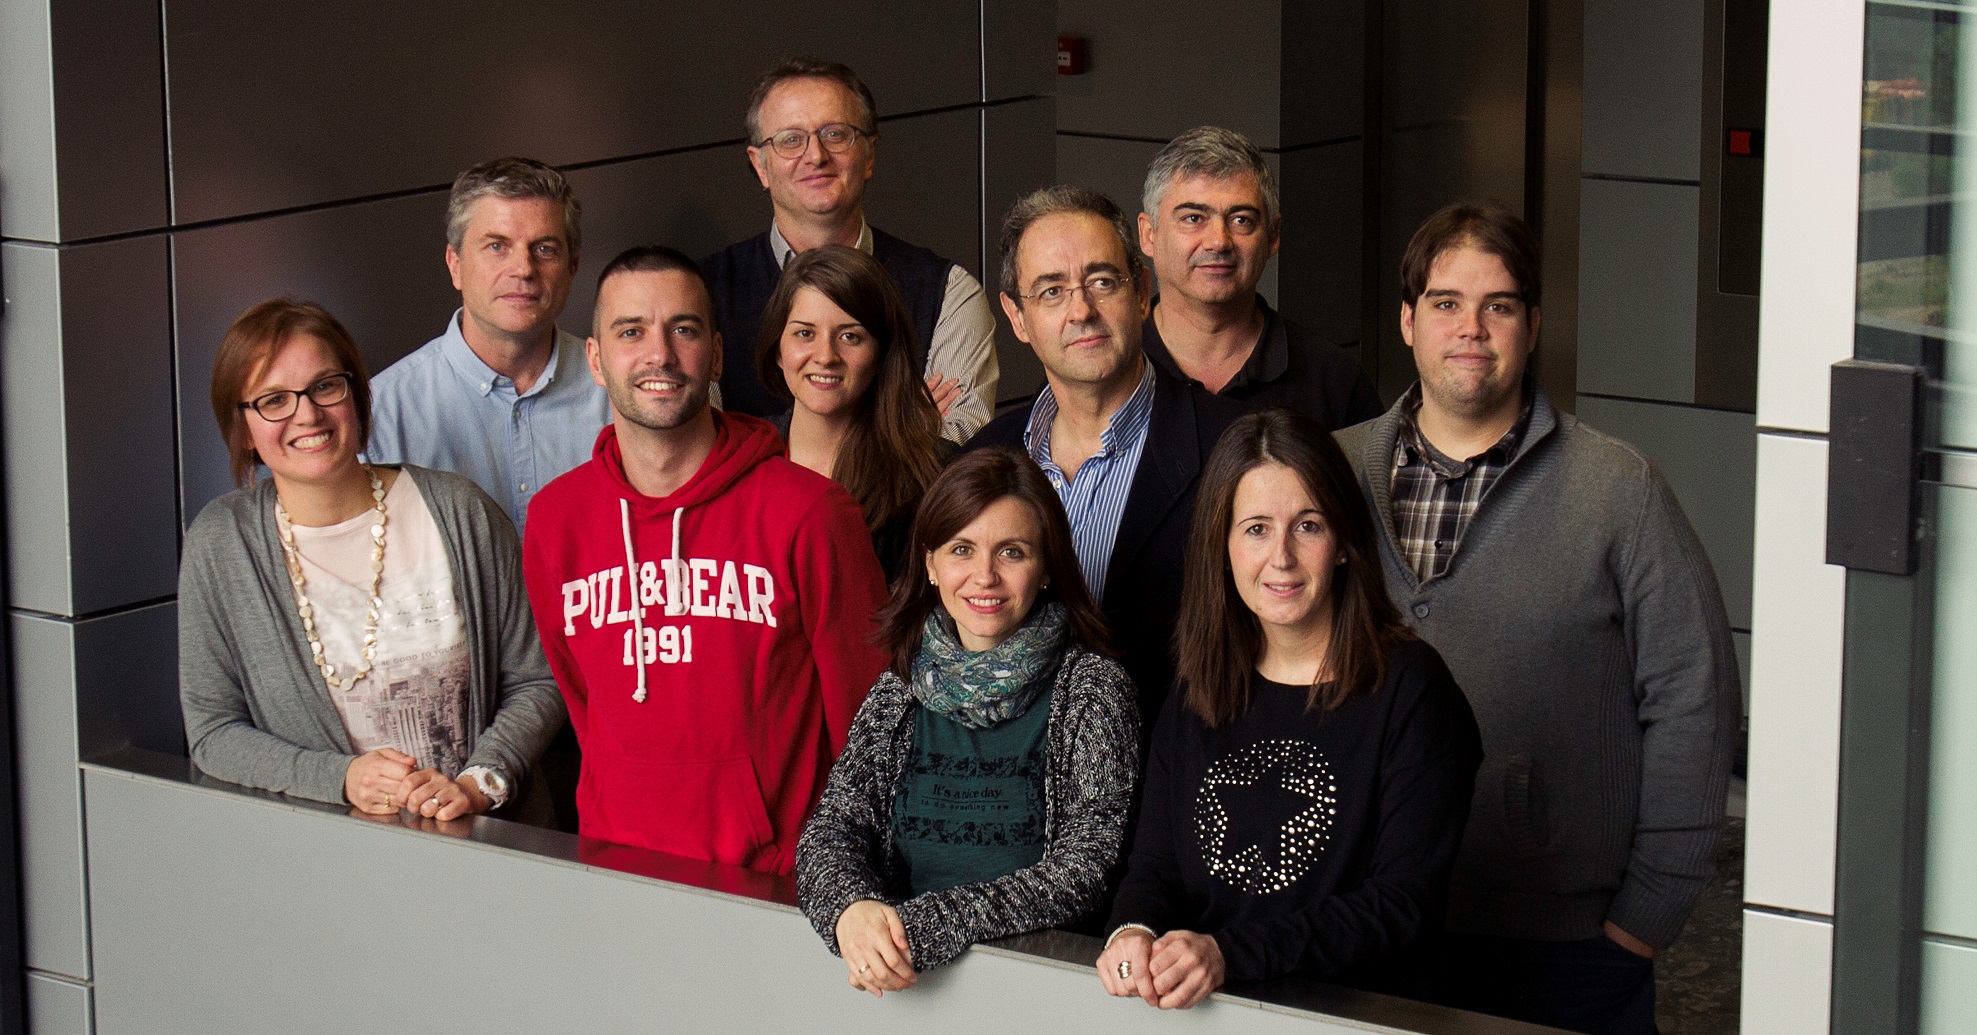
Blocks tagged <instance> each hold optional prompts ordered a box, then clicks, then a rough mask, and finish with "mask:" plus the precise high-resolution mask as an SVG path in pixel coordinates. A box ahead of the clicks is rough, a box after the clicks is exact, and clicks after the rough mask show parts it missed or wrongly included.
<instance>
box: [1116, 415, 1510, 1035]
mask: <svg viewBox="0 0 1977 1035" xmlns="http://www.w3.org/2000/svg"><path fill="white" fill-rule="evenodd" d="M1372 520H1373V519H1372V517H1371V515H1370V512H1369V510H1368V508H1367V506H1366V501H1365V498H1364V496H1362V495H1361V494H1360V491H1359V487H1358V483H1357V482H1356V481H1355V480H1354V478H1353V476H1352V469H1351V467H1350V466H1349V465H1348V464H1347V462H1346V459H1345V456H1344V454H1342V453H1340V452H1339V448H1338V446H1337V445H1336V444H1334V443H1333V441H1332V438H1331V436H1330V435H1328V434H1326V433H1325V432H1324V430H1323V429H1321V428H1319V427H1318V426H1317V425H1316V424H1313V423H1312V422H1311V421H1309V420H1308V419H1306V418H1304V417H1300V416H1297V415H1294V414H1292V413H1290V412H1289V411H1286V410H1269V411H1265V412H1262V413H1257V414H1251V415H1249V416H1247V417H1244V418H1242V419H1240V420H1238V421H1237V422H1236V423H1235V424H1233V425H1231V426H1230V428H1229V430H1228V431H1227V432H1226V433H1225V434H1224V435H1223V436H1222V439H1221V442H1220V443H1219V444H1217V446H1216V447H1215V452H1214V454H1213V455H1212V456H1211V457H1210V459H1209V461H1208V467H1207V470H1206V471H1205V472H1204V473H1203V476H1202V485H1201V490H1200V494H1199V498H1198V500H1197V503H1196V509H1195V519H1194V532H1193V536H1192V538H1191V539H1190V541H1189V544H1188V559H1187V571H1186V586H1187V588H1186V592H1185V593H1184V594H1183V596H1182V605H1181V615H1180V623H1179V629H1178V632H1177V634H1176V637H1175V638H1176V642H1177V653H1178V661H1179V665H1178V671H1177V675H1176V688H1177V692H1176V693H1174V694H1172V695H1170V696H1169V697H1168V700H1167V706H1166V708H1165V709H1164V710H1163V712H1162V714H1161V716H1160V720H1159V725H1158V727H1157V729H1156V731H1155V733H1154V738H1153V746H1152V753H1151V756H1150V761H1149V764H1148V766H1147V773H1146V787H1145V791H1144V798H1143V802H1142V806H1141V812H1140V820H1139V828H1138V833H1137V835H1136V836H1135V838H1134V842H1133V849H1132V854H1131V857H1130V860H1129V863H1128V867H1127V872H1126V877H1125V880H1124V882H1123V883H1122V884H1121V886H1120V888H1119V893H1118V897H1117V898H1116V899H1115V900H1114V902H1113V907H1112V919H1111V924H1110V930H1111V937H1110V939H1109V940H1108V941H1107V943H1106V947H1105V951H1104V954H1103V955H1101V956H1100V957H1099V961H1098V972H1099V978H1100V980H1102V981H1103V982H1104V984H1105V989H1106V991H1107V992H1109V993H1111V994H1112V995H1116V996H1139V997H1141V998H1143V999H1145V1000H1146V1001H1147V1002H1148V1003H1149V1004H1152V1005H1155V1006H1158V1007H1161V1008H1163V1009H1172V1008H1186V1007H1190V1006H1193V1005H1194V1004H1196V1003H1198V1002H1200V1001H1201V1000H1202V999H1204V998H1206V997H1207V996H1208V995H1209V993H1211V992H1213V991H1215V990H1216V989H1217V988H1220V987H1221V986H1222V985H1223V984H1224V983H1225V982H1229V981H1249V980H1260V979H1264V978H1271V977H1277V976H1279V975H1283V974H1289V973H1293V972H1295V973H1300V974H1309V975H1311V976H1314V977H1320V978H1324V979H1326V980H1330V981H1340V982H1344V983H1349V984H1355V985H1361V986H1372V987H1378V988H1383V989H1389V990H1392V989H1394V988H1396V987H1397V984H1398V982H1397V981H1396V978H1397V976H1398V975H1396V974H1395V973H1394V970H1395V964H1396V963H1397V962H1398V961H1399V959H1400V957H1401V956H1402V955H1403V954H1404V953H1407V952H1408V950H1409V949H1410V948H1412V947H1413V946H1415V945H1416V944H1417V943H1418V942H1419V941H1420V940H1421V939H1422V937H1423V936H1425V935H1427V934H1429V933H1430V932H1432V931H1435V930H1437V929H1438V928H1439V927H1440V924H1441V917H1442V910H1443V905H1444V902H1445V900H1446V897H1447V891H1448V878H1449V870H1450V867H1451V866H1452V865H1453V864H1454V861H1455V851H1456V847H1457V845H1458V843H1459V842H1460V840H1461V837H1462V829H1463V826H1464V824H1465V823H1466V822H1467V820H1468V814H1469V799H1470V794H1471V791H1472V789H1473V784H1474V781H1475V776H1476V767H1477V765H1478V764H1479V763H1480V762H1481V760H1482V747H1481V741H1480V739H1479V737H1478V735H1477V732H1476V721H1475V718H1474V716H1473V715H1471V714H1470V711H1469V705H1468V702H1467V701H1465V700H1464V699H1463V696H1462V692H1461V690H1460V689H1459V688H1458V687H1457V686H1456V684H1455V680H1454V678H1453V677H1451V676H1450V675H1449V672H1448V669H1447V667H1446V666H1444V665H1443V664H1442V660H1441V657H1440V656H1439V655H1437V654H1436V653H1435V651H1434V648H1432V647H1430V646H1428V645H1427V644H1426V643H1423V642H1421V641H1420V640H1418V639H1416V638H1415V637H1414V636H1413V635H1412V634H1411V633H1409V632H1408V630H1407V627H1406V626H1405V625H1404V624H1403V623H1402V622H1401V619H1400V616H1399V614H1398V613H1397V612H1396V611H1395V610H1394V607H1393V604H1392V603H1391V602H1390V601H1389V600H1388V599H1387V594H1386V589H1385V587H1384V585H1383V584H1382V582H1381V578H1380V571H1379V552H1378V547H1377V545H1376V540H1375V538H1374V530H1373V525H1372Z"/></svg>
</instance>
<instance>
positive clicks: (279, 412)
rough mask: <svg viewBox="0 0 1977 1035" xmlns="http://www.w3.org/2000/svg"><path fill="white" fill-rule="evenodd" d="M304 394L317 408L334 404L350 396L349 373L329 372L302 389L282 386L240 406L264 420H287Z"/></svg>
mask: <svg viewBox="0 0 1977 1035" xmlns="http://www.w3.org/2000/svg"><path fill="white" fill-rule="evenodd" d="M305 395H306V396H308V397H309V401H310V402H312V403H315V404H316V408H317V409H319V410H320V409H324V408H326V407H330V406H335V405H336V404H337V403H340V402H342V401H343V400H345V399H348V398H350V375H349V374H329V375H327V376H325V377H324V378H323V379H322V380H320V381H317V382H316V383H315V384H312V385H310V386H309V387H307V388H305V389H303V390H302V391H299V392H297V391H293V390H291V389H287V388H284V389H282V390H280V391H278V392H269V393H268V394H266V395H260V396H256V397H254V398H252V399H249V400H247V401H246V402H244V403H241V404H240V408H241V409H243V410H253V411H254V412H255V413H258V414H260V415H261V419H262V420H265V421H277V420H287V419H288V418H290V417H293V416H295V407H296V405H297V404H298V402H299V400H300V399H301V398H302V397H303V396H305Z"/></svg>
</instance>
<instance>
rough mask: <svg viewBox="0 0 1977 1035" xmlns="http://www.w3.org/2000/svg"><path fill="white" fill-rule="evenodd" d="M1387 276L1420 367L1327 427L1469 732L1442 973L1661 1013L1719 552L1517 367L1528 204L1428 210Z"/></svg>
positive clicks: (1560, 1017) (1719, 654)
mask: <svg viewBox="0 0 1977 1035" xmlns="http://www.w3.org/2000/svg"><path fill="white" fill-rule="evenodd" d="M1401 284H1402V292H1401V297H1402V299H1403V301H1402V303H1401V313H1400V322H1401V334H1402V337H1403V338H1405V339H1406V341H1407V344H1408V347H1409V348H1410V349H1412V350H1413V353H1414V363H1415V367H1416V368H1417V370H1418V371H1419V372H1420V380H1419V381H1418V382H1416V384H1415V385H1414V387H1412V388H1410V389H1409V390H1408V391H1407V393H1406V394H1405V395H1404V396H1402V397H1401V399H1400V401H1399V402H1397V403H1396V404H1395V405H1394V407H1393V408H1392V409H1391V410H1389V411H1387V413H1386V414H1384V415H1383V416H1380V417H1378V418H1375V419H1374V420H1371V421H1368V422H1367V423H1365V424H1361V425H1358V426H1357V427H1353V428H1349V429H1346V430H1344V431H1341V432H1339V433H1338V439H1339V442H1340V445H1341V446H1343V447H1344V449H1345V452H1346V455H1347V456H1348V457H1349V458H1351V460H1352V462H1353V465H1354V467H1355V468H1356V469H1357V471H1358V473H1359V477H1360V485H1361V487H1362V488H1363V489H1364V490H1365V491H1366V495H1367V499H1368V500H1369V501H1370V503H1371V505H1372V507H1373V509H1374V511H1375V513H1376V516H1377V517H1378V518H1379V525H1380V529H1381V559H1382V564H1383V566H1384V569H1385V574H1386V581H1387V589H1388V592H1390V593H1391V594H1392V595H1393V598H1394V602H1395V603H1396V604H1398V605H1399V606H1400V608H1401V611H1402V612H1403V613H1404V614H1405V615H1406V616H1407V618H1408V620H1409V621H1410V622H1411V623H1413V624H1414V626H1415V628H1416V629H1417V630H1418V631H1419V632H1420V634H1421V636H1422V637H1423V638H1424V639H1426V640H1427V641H1428V642H1429V643H1431V644H1433V645H1434V647H1435V649H1436V650H1438V651H1440V652H1441V654H1442V656H1443V657H1444V658H1445V659H1447V661H1448V664H1449V667H1450V669H1451V670H1453V671H1454V673H1455V677H1456V680H1457V682H1459V683H1460V684H1461V685H1462V688H1463V690H1464V691H1465V692H1466V693H1467V695H1468V697H1469V700H1470V703H1471V705H1472V707H1473V708H1474V709H1475V713H1476V719H1477V722H1478V724H1479V725H1480V726H1481V728H1482V733H1483V748H1484V762H1483V767H1482V770H1481V772H1479V773H1478V774H1477V777H1476V799H1475V802H1474V806H1473V808H1472V809H1471V811H1470V818H1469V827H1468V830H1467V832H1466V834H1465V836H1464V843H1463V847H1462V852H1461V855H1460V856H1459V858H1458V861H1457V863H1456V869H1455V874H1454V877H1453V880H1452V885H1451V888H1450V897H1449V915H1448V928H1449V935H1448V938H1447V942H1446V946H1445V948H1444V950H1443V952H1442V954H1441V957H1442V966H1441V970H1442V973H1441V974H1440V981H1439V982H1438V983H1439V986H1440V988H1441V989H1442V993H1443V995H1444V996H1445V998H1446V999H1447V1001H1449V1002H1450V1004H1451V1005H1456V1006H1461V1007H1465V1008H1468V1009H1474V1010H1481V1011H1484V1012H1488V1013H1495V1014H1500V1015H1504V1016H1510V1017H1516V1018H1518V1019H1522V1020H1527V1021H1532V1022H1536V1023H1541V1024H1548V1025H1553V1026H1556V1027H1561V1028H1566V1029H1569V1030H1572V1031H1582V1032H1601V1033H1605V1032H1614V1033H1621V1032H1624V1033H1637V1032H1638V1033H1652V1032H1653V1031H1654V970H1653V957H1654V954H1655V952H1656V951H1657V950H1659V949H1663V948H1666V947H1667V946H1668V944H1669V943H1670V942H1673V941H1674V940H1675V936H1676V935H1677V934H1678V933H1679V932H1680V931H1681V928H1682V924H1683V921H1684V920H1686V919H1687V917H1688V914H1689V911H1690V909H1691V908H1692V907H1693V906H1694V904H1695V901H1696V898H1697V896H1698V895H1699V894H1700V893H1701V892H1702V890H1703V886H1704V885H1705V884H1706V883H1707V882H1708V880H1709V878H1710V876H1711V874H1712V873H1713V871H1714V852H1715V846H1716V837H1717V832H1718V828H1719V826H1720V824H1721V822H1722V817H1723V798H1724V792H1725V789H1726V787H1727V784H1728V780H1729V773H1730V762H1731V756H1732V753H1733V750H1734V745H1735V741H1736V737H1737V727H1738V716H1739V710H1740V705H1739V702H1740V694H1739V691H1738V686H1737V668H1736V659H1735V656H1734V654H1733V653H1732V648H1731V641H1730V629H1729V623H1728V620H1727V618H1726V617H1725V615H1724V611H1723V602H1722V597H1721V593H1720V591H1719V590H1718V588H1717V583H1716V577H1715V573H1714V572H1712V571H1711V569H1710V566H1709V559H1708V558H1707V557H1706V556H1705V555H1704V553H1703V550H1702V546H1701V544H1700V543H1698V542H1697V540H1696V536H1695V532H1694V531H1693V530H1692V529H1691V528H1690V526H1689V523H1688V520H1687V518H1685V517H1684V516H1683V514H1682V510H1681V507H1680V506H1679V505H1678V504H1677V503H1676V502H1675V498H1674V496H1673V494H1672V493H1671V492H1670V491H1669V488H1668V486H1667V484H1666V483H1665V482H1664V481H1663V480H1662V478H1661V476H1660V474H1659V473H1657V472H1656V471H1655V469H1654V467H1653V465H1651V464H1650V463H1648V461H1647V459H1646V458H1645V457H1643V456H1642V455H1641V454H1640V453H1639V452H1638V451H1636V450H1634V449H1633V448H1632V447H1630V446H1628V445H1627V444H1626V443H1624V442H1620V441H1618V440H1617V439H1613V438H1610V437H1608V436H1606V435H1603V434H1601V433H1599V432H1597V431H1594V430H1593V429H1591V428H1588V427H1586V426H1585V425H1583V424H1580V423H1579V422H1578V421H1577V420H1575V419H1574V418H1573V417H1572V416H1571V415H1569V414H1564V413H1559V412H1558V411H1556V410H1554V409H1553V408H1552V405H1551V402H1550V400H1548V399H1547V398H1546V397H1545V393H1544V390H1543V389H1542V388H1539V387H1538V386H1537V385H1536V383H1535V382H1534V381H1533V380H1531V379H1530V378H1527V377H1526V376H1525V369H1526V366H1527V365H1528V363H1529V360H1530V356H1531V351H1532V348H1533V346H1534V345H1535V344H1536V341H1537V335H1538V317H1539V307H1538V297H1539V281H1538V249H1537V244H1536V242H1535V241H1534V240H1533V239H1532V238H1531V235H1530V233H1529V231H1528V230H1526V229H1525V227H1524V225H1523V223H1522V222H1521V221H1520V220H1518V219H1517V218H1516V217H1515V216H1512V215H1510V214H1509V213H1507V212H1504V211H1502V210H1500V209H1496V208H1493V207H1476V206H1463V205H1457V206H1451V207H1449V208H1447V209H1444V210H1442V211H1441V212H1438V213H1436V214H1435V215H1434V216H1432V217H1430V218H1429V220H1428V221H1427V222H1426V223H1424V224H1423V225H1422V227H1421V228H1420V229H1419V230H1418V231H1417V232H1416V233H1415V235H1414V239H1413V241H1412V242H1411V243H1410V244H1409V245H1408V248H1407V252H1406V254H1405V256H1404V257H1403V259H1402V264H1401Z"/></svg>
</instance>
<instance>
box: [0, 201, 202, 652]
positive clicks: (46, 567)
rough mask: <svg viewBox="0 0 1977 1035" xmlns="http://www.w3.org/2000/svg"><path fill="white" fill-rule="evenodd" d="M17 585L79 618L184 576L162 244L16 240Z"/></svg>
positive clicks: (158, 591)
mask: <svg viewBox="0 0 1977 1035" xmlns="http://www.w3.org/2000/svg"><path fill="white" fill-rule="evenodd" d="M5 255H6V261H5V263H4V269H0V276H4V277H5V280H6V288H7V294H8V306H7V311H6V315H5V318H4V319H5V323H4V328H0V333H4V336H5V338H6V366H5V369H6V383H5V388H4V392H5V405H6V419H7V432H8V434H7V441H6V449H5V454H6V459H7V470H8V485H7V498H8V505H9V507H10V521H9V523H8V528H7V545H8V554H9V557H10V561H11V563H10V566H9V574H8V586H9V589H10V592H11V598H10V599H11V602H12V604H13V605H14V606H16V607H27V608H33V609H35V610H37V611H46V612H49V613H52V614H65V615H74V614H81V613H85V612H89V611H99V610H103V609H105V608H111V607H118V606H122V605H126V604H134V603H138V602H140V601H144V600H152V599H156V598H158V597H160V596H165V595H168V594H170V593H171V592H172V590H173V587H174V586H175V585H176V584H177V581H178V575H177V572H178V495H177V485H176V483H175V481H174V479H173V476H172V367H171V328H170V322H169V320H170V318H169V313H170V305H171V304H170V300H169V298H168V296H167V287H166V277H165V243H164V240H163V239H162V238H157V237H152V238H137V239H130V240H122V241H113V242H109V243H105V244H92V245H83V246H79V247H72V248H62V249H53V248H44V247H39V246H29V245H21V244H8V245H6V246H5Z"/></svg>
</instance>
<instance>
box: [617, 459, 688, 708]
mask: <svg viewBox="0 0 1977 1035" xmlns="http://www.w3.org/2000/svg"><path fill="white" fill-rule="evenodd" d="M618 526H619V527H620V528H622V529H624V532H625V584H626V585H627V586H629V587H630V588H631V598H632V606H631V613H632V666H633V667H634V668H636V669H638V689H637V690H634V691H632V700H634V701H636V702H638V703H640V704H644V703H645V605H644V604H642V603H641V602H640V601H639V599H638V598H639V585H638V557H637V556H636V555H634V554H633V553H632V505H631V501H630V500H627V499H625V498H624V497H622V496H621V497H619V498H618ZM679 543H680V526H679V512H678V511H674V512H673V552H674V553H678V552H679V548H680V546H679ZM668 581H671V580H668Z"/></svg>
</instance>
